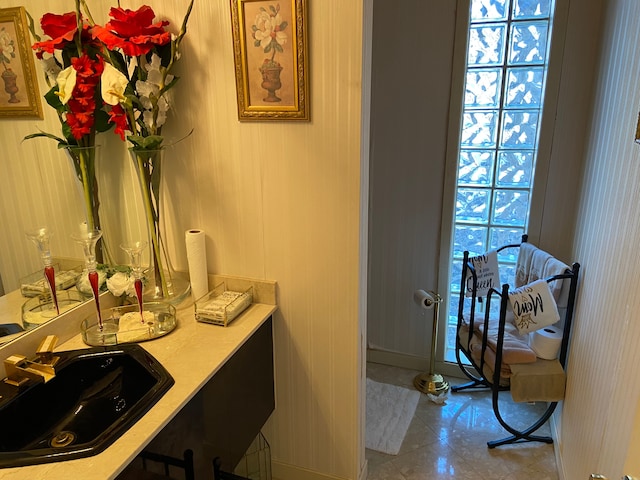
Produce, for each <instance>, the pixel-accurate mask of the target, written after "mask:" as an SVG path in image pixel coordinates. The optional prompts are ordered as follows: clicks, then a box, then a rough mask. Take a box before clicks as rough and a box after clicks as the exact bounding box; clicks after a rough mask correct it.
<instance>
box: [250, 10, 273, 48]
mask: <svg viewBox="0 0 640 480" xmlns="http://www.w3.org/2000/svg"><path fill="white" fill-rule="evenodd" d="M272 18H275V17H271V15H269V14H268V13H267V12H265V11H260V12H258V14H257V15H256V21H255V22H254V23H255V26H256V28H257V30H256V31H255V32H254V33H253V36H254V38H255V39H256V40H259V41H260V46H261V47H262V48H266V47H267V46H269V44H270V43H271V32H272V31H273V29H274V26H275V24H274V23H273V22H272Z"/></svg>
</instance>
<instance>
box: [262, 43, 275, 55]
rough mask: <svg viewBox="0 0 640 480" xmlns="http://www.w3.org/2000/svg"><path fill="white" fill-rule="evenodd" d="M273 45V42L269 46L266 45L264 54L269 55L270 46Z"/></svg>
mask: <svg viewBox="0 0 640 480" xmlns="http://www.w3.org/2000/svg"><path fill="white" fill-rule="evenodd" d="M272 44H273V42H271V43H270V44H269V45H267V46H266V47H264V53H269V52H270V51H271V45H272Z"/></svg>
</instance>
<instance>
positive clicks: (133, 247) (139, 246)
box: [120, 241, 147, 323]
mask: <svg viewBox="0 0 640 480" xmlns="http://www.w3.org/2000/svg"><path fill="white" fill-rule="evenodd" d="M120 248H121V249H122V250H124V251H125V252H127V255H128V256H129V264H130V265H131V270H132V271H133V278H134V286H135V290H136V299H137V300H138V309H139V311H140V323H144V309H143V305H142V302H143V300H142V277H143V273H142V266H141V259H142V252H144V251H145V249H146V248H147V242H140V241H136V242H133V243H123V244H121V245H120Z"/></svg>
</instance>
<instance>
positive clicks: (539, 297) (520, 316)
mask: <svg viewBox="0 0 640 480" xmlns="http://www.w3.org/2000/svg"><path fill="white" fill-rule="evenodd" d="M509 302H510V303H511V308H512V309H513V316H514V324H515V326H516V327H517V328H518V332H519V333H520V334H521V335H523V334H525V333H529V332H534V331H536V330H539V329H540V328H543V327H546V326H547V325H552V324H554V323H556V322H557V321H558V320H560V314H559V313H558V307H557V305H556V302H555V300H554V299H553V295H552V294H551V290H550V288H549V284H548V283H547V282H546V280H536V281H534V282H532V283H529V284H527V285H523V286H522V287H520V288H517V289H515V290H513V291H511V292H509Z"/></svg>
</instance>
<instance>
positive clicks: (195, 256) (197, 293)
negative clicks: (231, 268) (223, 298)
mask: <svg viewBox="0 0 640 480" xmlns="http://www.w3.org/2000/svg"><path fill="white" fill-rule="evenodd" d="M205 237H206V236H205V233H204V231H203V230H198V229H195V228H193V229H190V230H187V231H186V232H185V243H186V245H187V262H188V263H189V279H190V281H191V294H192V295H193V299H194V300H197V299H199V298H200V297H202V296H204V295H205V294H206V293H207V292H208V291H209V277H208V274H207V252H206V248H205Z"/></svg>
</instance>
